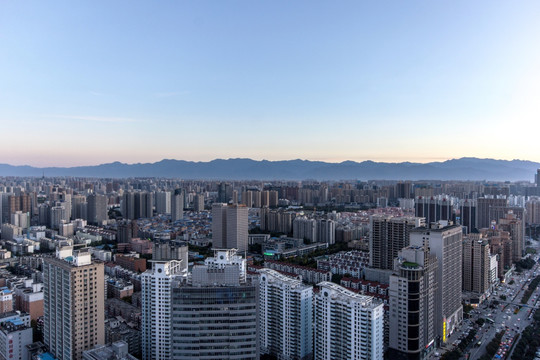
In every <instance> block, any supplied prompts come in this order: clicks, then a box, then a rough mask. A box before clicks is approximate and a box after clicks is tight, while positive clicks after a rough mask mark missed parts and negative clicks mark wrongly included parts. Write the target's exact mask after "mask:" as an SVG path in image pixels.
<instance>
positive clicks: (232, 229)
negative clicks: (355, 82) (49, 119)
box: [0, 170, 540, 360]
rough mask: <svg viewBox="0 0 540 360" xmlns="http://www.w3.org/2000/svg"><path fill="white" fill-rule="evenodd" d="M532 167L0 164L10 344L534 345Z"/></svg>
mask: <svg viewBox="0 0 540 360" xmlns="http://www.w3.org/2000/svg"><path fill="white" fill-rule="evenodd" d="M530 176H531V178H532V177H533V176H535V179H536V180H535V182H529V181H521V182H509V181H507V182H487V181H393V180H380V181H326V182H325V181H316V180H309V181H293V180H284V181H276V180H269V181H219V180H212V181H210V180H207V181H204V180H183V179H174V178H150V177H148V178H77V177H45V176H42V177H3V178H0V203H1V206H0V224H1V249H0V265H1V268H0V286H1V289H0V290H1V295H0V358H1V359H6V360H7V359H25V360H26V359H44V360H50V359H61V360H67V359H96V360H97V359H101V360H102V359H144V360H153V359H175V360H176V359H178V360H180V359H220V360H224V359H285V360H310V359H315V360H322V359H363V360H364V359H365V360H380V359H410V360H412V359H435V358H443V359H460V358H467V359H470V360H478V359H492V358H497V359H533V358H534V357H535V356H536V353H537V346H538V345H539V344H540V343H539V336H540V335H539V334H540V313H536V309H537V308H538V302H537V300H538V297H539V290H538V289H537V286H538V284H539V283H540V274H539V273H538V254H537V252H538V251H539V250H540V249H539V247H540V242H539V241H538V240H539V239H538V236H539V235H540V186H539V185H540V184H539V180H540V170H539V171H538V173H537V174H530Z"/></svg>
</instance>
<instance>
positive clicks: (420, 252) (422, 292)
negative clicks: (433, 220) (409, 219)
mask: <svg viewBox="0 0 540 360" xmlns="http://www.w3.org/2000/svg"><path fill="white" fill-rule="evenodd" d="M394 271H395V272H394V274H393V275H391V276H390V286H389V289H388V290H389V302H390V304H389V310H390V314H389V316H388V318H389V321H390V324H389V347H390V349H391V350H390V351H391V352H397V353H399V354H404V355H405V356H404V358H407V359H410V360H417V359H418V360H420V359H426V358H427V357H428V356H429V354H430V353H431V352H432V351H433V349H434V344H435V340H436V338H437V329H436V328H435V301H436V300H435V295H436V293H437V281H436V271H437V257H436V256H435V255H433V254H430V252H429V248H428V247H427V246H425V245H424V246H415V245H410V246H408V247H406V248H403V249H402V250H401V251H400V252H399V255H398V257H397V258H396V260H395V268H394ZM389 354H390V353H389ZM392 355H393V354H391V355H390V358H393V356H392ZM395 357H398V356H395Z"/></svg>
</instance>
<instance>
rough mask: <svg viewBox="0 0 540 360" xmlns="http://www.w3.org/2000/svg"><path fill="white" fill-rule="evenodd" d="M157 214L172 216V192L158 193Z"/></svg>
mask: <svg viewBox="0 0 540 360" xmlns="http://www.w3.org/2000/svg"><path fill="white" fill-rule="evenodd" d="M156 213H158V214H170V213H171V192H170V191H158V192H157V193H156Z"/></svg>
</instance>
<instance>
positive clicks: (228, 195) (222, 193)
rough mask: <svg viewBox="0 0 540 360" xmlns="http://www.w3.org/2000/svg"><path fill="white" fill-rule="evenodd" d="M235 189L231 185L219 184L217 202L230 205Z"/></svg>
mask: <svg viewBox="0 0 540 360" xmlns="http://www.w3.org/2000/svg"><path fill="white" fill-rule="evenodd" d="M232 194H233V187H232V185H231V184H229V183H224V182H222V183H219V185H218V198H217V202H221V203H225V204H228V203H229V201H231V200H232Z"/></svg>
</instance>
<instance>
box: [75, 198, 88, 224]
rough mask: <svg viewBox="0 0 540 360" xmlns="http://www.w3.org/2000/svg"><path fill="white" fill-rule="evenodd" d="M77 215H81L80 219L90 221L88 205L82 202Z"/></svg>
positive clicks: (78, 206)
mask: <svg viewBox="0 0 540 360" xmlns="http://www.w3.org/2000/svg"><path fill="white" fill-rule="evenodd" d="M77 214H78V215H80V217H78V219H83V220H86V221H88V203H87V202H86V201H85V202H82V203H80V204H77Z"/></svg>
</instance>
